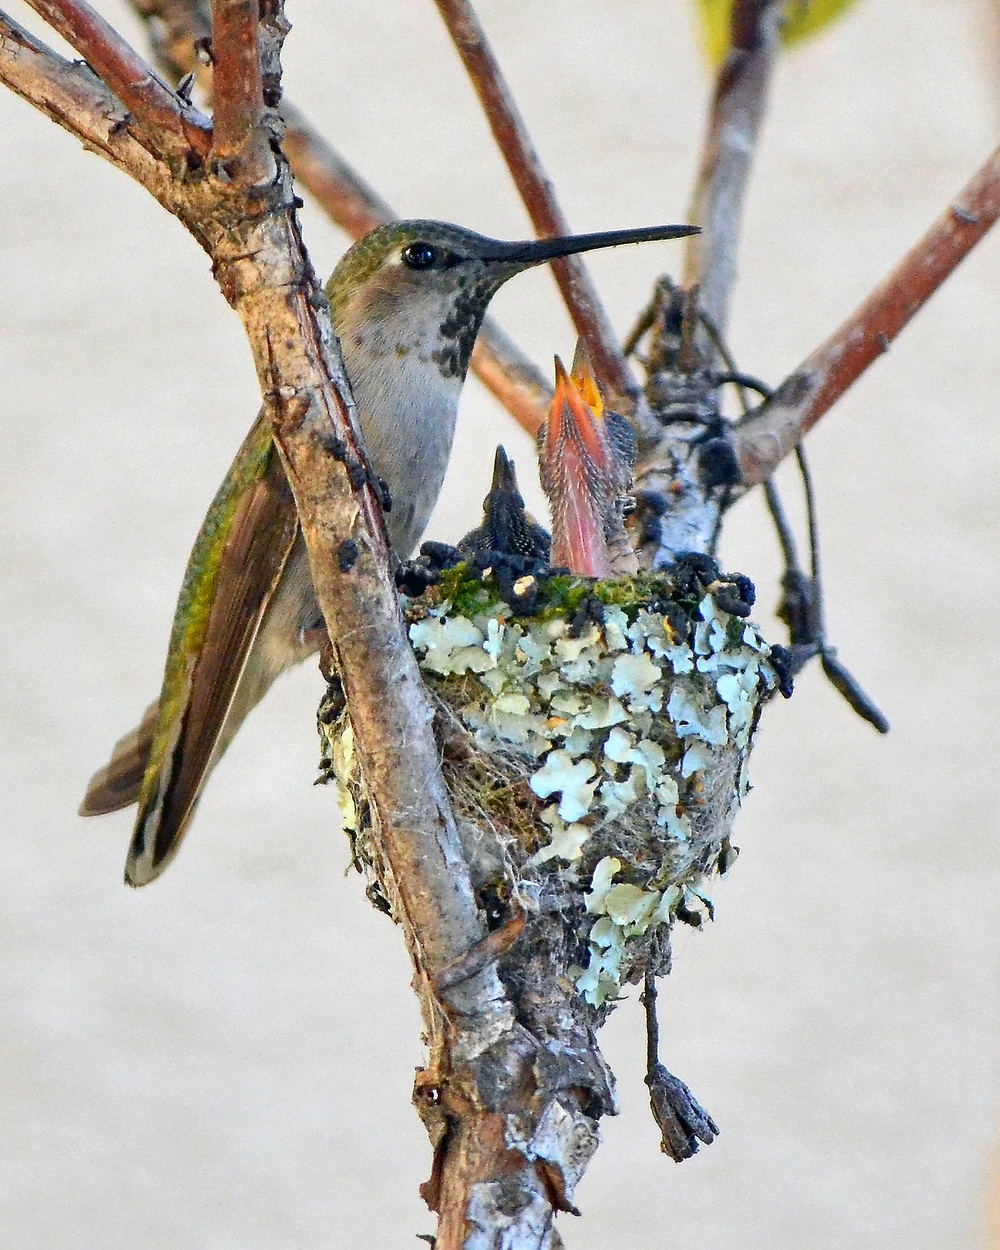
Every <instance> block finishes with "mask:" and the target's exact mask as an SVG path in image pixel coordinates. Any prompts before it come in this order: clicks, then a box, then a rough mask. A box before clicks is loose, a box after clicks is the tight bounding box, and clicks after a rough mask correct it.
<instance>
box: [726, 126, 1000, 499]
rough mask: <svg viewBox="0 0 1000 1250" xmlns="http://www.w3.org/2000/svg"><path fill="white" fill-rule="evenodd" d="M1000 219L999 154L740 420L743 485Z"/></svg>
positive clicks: (762, 475)
mask: <svg viewBox="0 0 1000 1250" xmlns="http://www.w3.org/2000/svg"><path fill="white" fill-rule="evenodd" d="M998 215H1000V148H998V149H997V151H995V152H994V153H993V155H992V156H991V157H990V158H989V160H988V161H987V162H986V164H985V165H983V167H982V168H981V169H980V170H979V171H978V172H977V173H976V175H975V176H974V177H973V178H972V179H971V181H970V182H968V183H967V184H966V186H965V187H964V188H963V189H962V190H961V191H960V192H959V194H958V196H957V197H956V198H955V200H954V201H953V203H952V204H951V205H950V206H949V207H948V208H947V209H946V210H945V211H944V213H942V215H941V216H940V217H939V218H938V220H937V221H936V222H935V223H934V224H933V225H932V226H931V228H930V230H928V232H927V233H926V234H925V235H924V237H923V238H922V239H921V240H920V242H919V243H917V245H916V246H915V247H914V248H912V250H911V251H909V252H908V253H907V254H906V255H905V256H904V257H903V259H902V260H901V261H900V263H899V264H898V265H897V266H896V268H895V269H894V270H893V271H892V272H891V273H890V274H889V276H888V277H887V278H886V279H885V281H884V282H882V284H881V285H880V286H878V287H877V288H876V289H875V290H874V291H873V292H872V294H871V295H870V296H869V297H868V298H867V299H866V300H865V301H864V303H863V304H861V305H860V307H858V308H857V309H856V310H855V312H854V313H853V314H852V315H851V316H850V317H849V318H848V319H847V320H846V321H845V322H844V323H843V325H841V326H840V328H839V329H838V330H836V331H835V332H834V333H833V334H832V335H831V336H830V338H828V339H827V340H826V342H825V343H823V344H822V345H821V346H820V347H818V348H817V349H816V351H814V352H813V353H812V354H811V355H810V356H808V357H807V358H806V360H805V361H803V363H802V364H801V365H800V366H799V367H798V369H796V370H795V372H794V373H792V374H791V375H790V376H789V377H788V378H786V379H785V381H784V382H783V383H782V385H781V386H780V387H779V388H778V390H777V392H776V394H775V396H774V398H773V399H772V400H771V401H770V402H769V403H767V404H764V405H763V406H762V407H761V408H758V409H756V410H755V411H754V412H753V413H751V414H750V415H749V416H748V417H746V418H744V419H743V420H742V421H740V422H739V423H738V424H737V426H736V429H735V430H734V433H733V441H734V444H735V449H736V453H737V456H738V457H739V462H740V467H741V469H742V473H743V483H744V485H746V486H754V485H756V484H757V483H759V482H762V481H764V480H765V479H766V478H768V477H770V476H771V474H772V473H773V472H774V470H775V469H776V468H777V466H778V465H779V464H780V463H781V461H782V460H783V459H784V457H785V456H787V455H788V453H789V452H790V451H791V450H792V449H793V448H794V447H795V445H796V444H797V443H798V442H799V441H800V440H801V439H802V437H803V435H805V434H806V433H807V431H808V430H810V429H812V427H813V426H814V425H815V424H816V422H817V421H818V420H819V419H820V417H821V416H822V415H823V414H824V413H825V412H827V411H828V410H829V409H830V407H832V405H833V404H834V403H835V402H836V401H837V400H838V399H839V398H840V396H841V395H843V393H844V392H845V391H846V390H847V388H848V387H849V386H850V385H851V383H852V382H854V381H855V380H856V379H857V378H858V377H860V375H861V374H862V373H863V372H864V371H865V370H866V369H867V368H868V366H869V365H870V364H871V363H872V361H874V360H876V359H877V358H878V357H879V356H881V355H882V354H883V353H884V352H886V351H888V349H889V344H890V343H891V342H892V340H893V339H894V338H895V337H896V336H897V335H898V334H899V332H900V331H901V330H902V329H903V327H904V326H905V325H906V324H907V322H908V321H909V320H910V318H911V317H912V316H913V315H914V314H915V313H916V312H917V311H918V309H920V308H921V307H923V305H924V303H925V302H926V301H927V300H928V299H929V298H930V297H931V295H933V294H934V292H935V291H936V290H937V289H938V287H939V286H940V285H941V283H942V282H944V280H945V278H947V277H948V275H949V274H950V273H951V272H952V271H953V270H954V269H955V268H956V266H957V265H958V263H959V262H960V261H961V260H962V259H963V258H964V257H965V256H966V255H967V254H968V253H969V252H970V251H971V250H972V248H974V247H975V245H976V244H977V243H978V242H979V241H980V239H982V238H983V236H984V235H985V234H987V232H988V231H989V230H990V228H991V227H992V226H993V225H994V224H995V223H996V220H997V217H998Z"/></svg>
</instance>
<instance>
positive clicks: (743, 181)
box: [684, 0, 782, 335]
mask: <svg viewBox="0 0 1000 1250" xmlns="http://www.w3.org/2000/svg"><path fill="white" fill-rule="evenodd" d="M781 9H782V6H781V4H780V3H775V0H737V3H736V4H735V5H734V8H733V16H732V33H731V44H732V46H731V48H730V50H729V54H728V55H727V57H726V60H725V62H724V63H723V65H722V68H721V69H720V70H719V76H718V79H717V81H716V86H715V94H714V97H713V99H712V108H711V111H710V113H709V120H708V129H707V133H706V136H705V144H704V147H703V149H702V159H701V165H700V167H699V170H698V178H697V181H696V183H695V189H694V195H693V197H692V200H691V209H690V219H691V221H692V222H693V223H694V224H695V225H699V226H701V234H697V235H692V236H691V238H689V239H688V241H687V246H686V249H685V267H684V284H685V285H686V286H688V287H692V286H697V287H698V289H699V295H698V299H699V304H700V306H701V309H702V311H703V312H704V313H705V314H706V315H707V316H708V317H709V319H710V320H711V322H712V324H713V325H714V326H715V327H716V328H717V329H718V331H719V333H720V334H722V335H724V334H725V329H726V323H727V320H728V316H729V305H730V299H731V297H732V289H733V284H734V282H735V280H736V252H737V247H738V244H739V236H740V220H741V218H742V214H743V205H744V201H745V197H746V189H747V184H748V182H749V178H750V171H751V168H752V165H753V158H754V152H755V149H756V146H757V138H758V135H759V133H760V127H761V123H762V121H763V118H764V112H765V109H766V106H767V95H768V89H769V86H770V81H771V71H772V69H773V66H774V62H775V58H776V56H777V52H778V27H779V23H780V20H781Z"/></svg>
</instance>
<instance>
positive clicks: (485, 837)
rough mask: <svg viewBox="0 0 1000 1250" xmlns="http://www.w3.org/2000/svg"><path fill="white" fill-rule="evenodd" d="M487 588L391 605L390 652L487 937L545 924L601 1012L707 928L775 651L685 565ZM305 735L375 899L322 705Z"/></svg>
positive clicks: (351, 783) (730, 855) (346, 753)
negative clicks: (426, 707) (496, 930)
mask: <svg viewBox="0 0 1000 1250" xmlns="http://www.w3.org/2000/svg"><path fill="white" fill-rule="evenodd" d="M500 580H501V581H504V582H505V584H504V595H505V596H506V598H505V597H502V596H501V593H500V590H499V588H498V585H497V581H498V579H497V578H496V576H495V574H494V571H493V570H491V569H486V570H484V571H482V572H481V573H480V572H477V571H476V569H475V566H474V563H472V564H459V565H458V566H457V567H455V568H452V569H449V570H446V571H444V572H443V573H441V575H440V580H439V581H438V582H437V583H436V584H434V585H431V586H429V587H428V588H427V589H426V590H425V591H424V592H423V593H422V594H420V595H419V596H418V597H415V598H409V599H407V600H406V601H405V602H406V614H407V620H408V622H409V633H410V639H411V642H412V645H413V648H414V651H415V653H416V655H417V659H418V662H419V664H420V668H421V670H422V673H423V676H424V680H425V682H426V684H427V687H428V689H429V691H430V693H431V697H432V700H433V701H434V703H435V705H436V709H437V716H436V733H437V736H438V740H439V743H440V747H441V757H442V767H443V771H444V776H445V780H446V782H447V784H448V787H449V790H450V792H451V796H452V800H453V803H454V806H455V811H456V816H457V817H458V821H459V825H460V827H461V829H462V836H463V844H464V849H465V853H466V856H467V858H468V861H469V864H470V868H471V871H472V878H473V883H474V885H475V886H476V889H477V891H478V893H479V896H480V899H481V900H482V902H483V905H484V908H485V909H486V912H487V917H488V919H489V920H490V923H491V925H492V926H494V927H495V924H496V923H499V921H500V920H501V919H502V917H503V916H504V915H506V914H507V910H508V908H509V907H510V906H511V904H513V903H514V902H516V904H517V905H518V906H519V907H520V908H521V909H522V911H523V912H524V913H525V914H526V916H527V917H528V924H529V926H530V924H531V917H532V916H535V917H539V918H541V917H552V916H553V915H558V916H559V917H560V918H561V921H562V925H561V928H562V929H563V931H564V934H565V939H566V943H567V945H566V949H567V951H568V953H569V956H570V958H569V961H568V962H569V965H570V966H569V974H570V976H571V977H572V979H573V981H574V982H575V985H576V987H577V989H578V991H579V992H580V994H581V995H582V996H583V998H584V999H585V1000H586V1001H587V1002H588V1003H589V1004H591V1005H592V1006H593V1007H594V1008H598V1009H601V1008H603V1007H604V1004H605V1003H607V1002H609V1001H613V1000H614V999H615V998H616V996H617V995H618V993H619V991H620V989H621V987H622V986H623V985H624V984H625V983H626V982H629V981H634V980H636V979H638V978H639V977H641V976H642V974H643V973H644V972H645V971H646V970H652V971H653V972H661V971H666V970H667V964H668V960H669V942H668V941H667V938H668V936H669V931H670V926H671V925H672V923H673V922H674V921H675V920H681V921H684V922H686V923H689V924H694V925H700V924H701V923H702V922H703V918H704V916H705V915H706V914H707V915H708V916H709V917H711V915H712V908H713V904H712V878H713V876H714V875H716V874H722V873H725V872H726V871H727V869H728V868H729V866H730V865H731V863H732V862H733V860H734V859H735V855H736V851H735V848H733V846H732V844H731V842H730V831H731V828H732V823H733V818H734V816H735V813H736V810H737V808H738V807H739V804H740V801H741V799H742V798H743V795H744V794H745V793H746V790H747V787H748V773H747V757H748V755H749V751H750V746H751V742H752V738H753V732H754V729H755V727H756V724H757V720H758V717H759V714H760V709H761V705H762V703H763V702H764V700H765V699H766V698H767V697H768V696H769V695H770V694H771V693H772V692H773V691H774V690H776V689H777V688H779V686H780V685H781V684H782V678H781V671H780V670H781V665H780V658H781V657H780V651H779V650H778V649H775V651H774V653H772V649H771V648H770V647H769V646H768V644H767V643H766V642H765V641H764V640H763V638H762V637H761V635H760V633H759V632H758V630H757V628H756V626H754V625H753V624H751V623H750V622H749V621H748V620H747V616H748V615H749V611H750V607H751V605H752V603H753V586H752V584H751V583H750V581H749V579H748V578H745V577H743V576H742V575H739V574H736V575H723V574H720V573H719V571H718V568H717V566H716V565H715V563H714V561H712V560H710V559H708V558H707V557H704V556H694V555H693V556H687V557H682V558H681V559H680V560H679V561H678V562H677V563H676V564H675V565H674V566H672V567H671V568H670V569H668V570H665V571H663V572H658V573H656V574H646V573H644V574H641V575H637V576H635V577H632V578H626V579H617V580H614V581H598V582H594V581H591V580H589V579H585V578H580V577H572V576H566V575H559V574H551V575H548V576H546V575H545V574H541V573H540V574H538V575H530V576H527V577H524V578H521V579H520V580H518V581H515V582H513V583H511V582H510V579H509V578H508V579H500ZM507 600H511V601H513V606H512V603H511V602H508V601H507ZM519 605H520V606H519ZM320 727H321V731H322V738H323V743H324V765H323V768H324V774H325V776H324V779H326V778H328V777H330V776H332V777H334V778H335V779H336V783H337V786H338V790H339V798H340V803H341V808H342V813H343V818H344V824H345V827H346V829H347V831H348V833H349V834H350V836H351V839H352V843H353V847H354V858H355V862H356V864H357V865H358V866H359V867H360V868H362V869H363V870H365V871H366V872H367V873H368V874H369V876H370V877H371V879H372V882H371V886H370V891H369V892H370V894H371V895H372V896H373V897H374V898H376V899H377V898H378V897H379V896H380V895H381V896H382V897H383V898H384V897H385V894H384V892H383V891H381V888H380V885H379V870H378V864H379V862H380V858H379V856H378V855H377V854H376V853H375V848H374V846H373V844H372V839H371V836H370V835H371V821H372V814H371V809H370V807H369V805H368V803H367V800H366V797H365V788H364V780H363V778H362V777H361V775H360V770H359V768H358V766H357V763H356V759H355V756H354V752H353V738H352V732H351V728H350V721H349V717H348V715H347V712H346V709H343V707H342V700H341V702H340V704H339V705H337V704H336V703H334V704H333V705H328V706H327V709H326V712H325V713H321V717H320ZM522 940H524V939H522ZM601 1014H603V1012H601Z"/></svg>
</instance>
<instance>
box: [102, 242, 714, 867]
mask: <svg viewBox="0 0 1000 1250" xmlns="http://www.w3.org/2000/svg"><path fill="white" fill-rule="evenodd" d="M696 232H697V231H696V228H695V227H692V226H652V227H646V228H641V229H636V230H612V231H607V232H603V233H599V234H581V235H570V236H566V237H562V238H553V239H538V240H529V241H526V242H517V243H508V242H501V241H499V240H497V239H490V238H486V237H484V236H483V235H480V234H475V233H474V232H473V231H471V230H465V229H463V228H462V227H460V226H454V225H448V224H446V223H444V222H438V221H399V222H393V223H391V224H389V225H385V226H380V227H378V228H377V229H375V230H373V231H372V232H371V233H370V234H368V235H366V236H365V237H364V238H362V239H360V240H359V241H358V242H357V243H355V244H354V246H353V247H351V248H350V249H349V250H348V251H347V252H346V253H345V255H344V256H343V258H342V259H341V260H340V263H339V264H338V265H337V267H336V269H335V270H334V271H333V275H332V277H331V278H330V281H329V282H328V284H327V287H326V292H327V296H328V297H329V300H330V309H331V313H332V316H333V326H334V329H335V331H336V333H337V335H338V337H339V339H340V346H341V352H342V354H343V358H344V365H345V368H346V370H347V375H348V378H349V379H350V383H351V390H352V393H353V395H354V400H355V404H356V406H357V412H358V417H359V420H360V424H361V429H362V433H363V435H364V439H365V443H366V445H367V449H368V453H369V456H370V458H371V462H372V464H373V466H374V468H375V471H376V472H377V473H378V475H379V476H380V477H382V478H384V479H385V482H386V484H387V486H388V490H389V495H390V498H391V505H392V506H391V509H390V510H389V512H388V515H387V517H386V523H387V528H388V532H389V539H390V541H391V543H392V545H393V548H394V550H395V552H396V554H397V555H398V556H399V557H401V558H406V557H407V556H408V555H409V553H410V552H411V551H412V549H413V546H414V544H415V543H416V541H417V539H418V538H419V537H420V534H421V533H422V531H423V529H424V526H425V525H426V523H427V520H428V517H429V516H430V513H431V509H432V508H433V506H434V503H435V501H436V500H437V496H438V492H439V491H440V489H441V483H442V481H443V479H444V474H445V469H446V467H447V464H448V458H449V455H450V453H451V445H452V438H453V434H454V429H455V417H456V414H457V410H458V401H459V396H460V394H461V390H462V384H463V382H464V381H465V375H466V372H467V370H468V367H469V359H470V357H471V355H472V347H473V343H474V342H475V338H476V335H477V333H478V331H479V327H480V325H481V324H482V320H483V317H484V315H485V313H486V308H487V306H488V304H489V302H490V300H491V299H492V298H493V296H494V295H495V294H496V292H497V291H498V290H499V289H500V287H501V286H502V285H503V284H504V283H505V282H506V281H507V280H508V279H509V278H512V277H513V276H514V275H515V274H518V273H521V272H522V271H523V270H525V269H530V268H532V267H533V266H535V265H540V264H543V263H545V262H546V261H550V260H554V259H556V258H558V257H561V256H569V255H572V254H574V253H578V252H588V251H592V250H594V249H597V248H605V247H617V246H618V245H620V244H623V243H641V242H645V241H651V240H656V239H674V238H680V237H683V236H685V235H689V234H693V233H696ZM321 629H322V617H321V614H320V611H319V608H318V605H317V603H316V597H315V593H314V591H313V587H312V582H311V580H310V576H309V566H308V560H307V558H306V549H305V544H304V542H303V539H302V536H301V533H300V532H299V526H298V519H297V516H296V512H295V505H294V502H293V499H292V494H291V490H290V488H289V486H288V483H287V481H286V480H285V476H284V472H283V470H282V467H281V463H280V460H279V457H278V454H277V452H276V451H275V448H274V446H273V443H272V439H271V433H270V427H269V424H268V420H267V417H266V416H265V414H264V413H261V414H260V416H258V418H257V421H256V423H255V424H254V426H253V428H252V429H251V430H250V433H249V434H248V435H247V437H246V439H245V440H244V442H243V445H242V446H241V448H240V450H239V451H238V452H237V455H236V459H235V460H234V461H233V464H232V467H231V468H230V470H229V472H228V474H227V475H226V478H225V481H224V482H223V483H222V486H221V487H220V489H219V492H218V494H217V495H216V496H215V499H214V500H213V502H212V505H211V507H210V509H209V511H208V515H207V516H206V518H205V521H204V523H203V525H202V527H201V531H200V533H199V534H198V537H197V539H196V541H195V545H194V549H193V551H192V553H191V557H190V559H189V561H188V566H187V570H186V572H185V575H184V582H183V585H182V587H181V592H180V597H179V599H178V603H177V610H176V613H175V616H174V624H173V630H172V633H171V638H170V647H169V652H168V655H167V663H166V669H165V672H164V678H163V686H162V689H161V692H160V698H159V701H158V703H157V704H154V705H153V706H152V707H150V708H149V709H148V710H147V712H146V715H145V717H144V719H143V721H142V724H141V725H140V726H139V727H138V729H136V730H133V732H132V733H130V734H128V735H127V736H126V737H125V738H123V739H122V740H121V741H120V742H119V743H118V744H117V746H116V747H115V750H114V752H113V755H112V758H111V761H110V763H109V764H108V765H107V766H106V767H105V768H103V769H102V770H101V771H100V772H99V773H97V774H96V775H95V776H94V778H93V779H92V780H91V782H90V785H89V787H88V789H87V793H86V796H85V797H84V800H83V804H82V805H81V808H80V812H81V814H82V815H87V816H89V815H99V814H101V813H103V812H110V811H115V810H117V809H118V808H121V807H127V806H128V805H130V804H131V803H134V802H138V804H139V811H138V815H137V817H136V823H135V828H134V831H133V835H132V842H131V845H130V847H129V852H128V858H127V860H126V865H125V880H126V882H127V883H128V884H130V885H134V886H139V885H145V884H146V883H147V882H149V881H152V880H153V878H154V877H156V876H158V875H159V874H160V873H161V872H162V871H163V869H164V868H165V867H166V865H167V864H168V863H169V862H170V860H171V859H172V858H173V856H174V855H175V854H176V851H177V848H178V846H179V844H180V841H181V839H182V837H183V835H184V832H185V830H186V828H187V825H188V823H189V821H190V819H191V815H192V813H193V811H194V808H195V805H196V803H197V801H198V798H199V796H200V794H201V791H202V787H203V786H204V784H205V780H206V778H207V776H208V774H209V772H210V771H211V769H212V768H213V766H214V765H215V763H216V762H217V761H218V759H219V757H220V756H221V755H222V753H223V752H224V751H225V749H226V747H227V746H228V745H229V743H230V742H231V741H232V738H233V735H234V734H235V733H236V731H237V729H238V728H239V726H240V725H241V723H242V722H243V720H244V718H245V717H246V715H247V713H248V712H249V711H250V710H251V708H253V707H254V706H255V705H256V704H257V703H258V702H259V701H260V699H261V698H262V697H263V695H264V694H265V693H266V692H267V690H268V689H269V687H270V686H271V684H272V682H273V681H274V680H275V678H276V677H278V675H279V674H280V673H282V672H283V671H284V670H286V669H287V668H289V667H291V666H292V665H293V664H295V663H298V662H299V661H301V660H304V659H306V658H307V657H308V656H309V655H310V654H312V653H313V652H314V651H315V650H316V649H317V647H318V639H319V636H320V635H319V633H318V631H319V630H321Z"/></svg>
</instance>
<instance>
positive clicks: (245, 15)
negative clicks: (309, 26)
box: [211, 0, 274, 186]
mask: <svg viewBox="0 0 1000 1250" xmlns="http://www.w3.org/2000/svg"><path fill="white" fill-rule="evenodd" d="M258 21H259V14H258V5H257V0H213V4H212V60H213V65H214V70H213V88H212V104H213V112H214V119H215V130H214V134H213V136H212V152H211V159H212V161H213V162H214V165H215V172H217V173H222V172H223V171H224V172H225V175H226V176H227V177H228V178H229V179H230V181H231V182H233V183H234V184H235V185H237V186H251V185H253V184H254V183H260V182H266V181H267V180H268V178H269V177H270V176H271V175H272V173H273V170H274V161H273V158H272V156H271V151H270V147H269V145H268V136H267V132H266V131H265V130H264V128H263V126H262V125H261V120H262V118H263V116H264V88H263V83H262V80H261V67H260V56H259V54H258V51H257V25H258Z"/></svg>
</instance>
